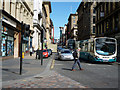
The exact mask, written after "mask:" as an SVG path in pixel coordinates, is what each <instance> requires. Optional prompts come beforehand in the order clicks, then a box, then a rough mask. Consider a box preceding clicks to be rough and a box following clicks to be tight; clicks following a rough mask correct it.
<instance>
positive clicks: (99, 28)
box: [99, 24, 101, 34]
mask: <svg viewBox="0 0 120 90" xmlns="http://www.w3.org/2000/svg"><path fill="white" fill-rule="evenodd" d="M99 34H101V24H100V25H99Z"/></svg>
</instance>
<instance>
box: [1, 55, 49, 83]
mask: <svg viewBox="0 0 120 90" xmlns="http://www.w3.org/2000/svg"><path fill="white" fill-rule="evenodd" d="M49 59H50V58H47V59H44V60H43V65H42V66H41V60H39V59H35V54H34V55H33V56H29V55H27V56H25V58H24V59H23V68H22V75H20V74H19V71H20V59H19V58H16V59H9V60H4V61H3V62H2V81H10V80H16V79H22V78H25V77H30V76H34V75H36V74H40V73H41V72H43V71H44V69H45V67H46V66H47V64H48V62H50V61H51V60H49Z"/></svg>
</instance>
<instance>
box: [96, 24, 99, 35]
mask: <svg viewBox="0 0 120 90" xmlns="http://www.w3.org/2000/svg"><path fill="white" fill-rule="evenodd" d="M98 28H99V27H98V25H97V27H96V35H98Z"/></svg>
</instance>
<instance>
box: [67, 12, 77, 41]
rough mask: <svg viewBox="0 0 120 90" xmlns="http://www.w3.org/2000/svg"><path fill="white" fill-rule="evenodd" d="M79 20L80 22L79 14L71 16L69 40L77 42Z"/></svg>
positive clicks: (69, 19) (69, 20)
mask: <svg viewBox="0 0 120 90" xmlns="http://www.w3.org/2000/svg"><path fill="white" fill-rule="evenodd" d="M77 20H78V14H77V13H76V14H70V16H69V18H68V22H69V27H68V32H69V35H68V37H69V39H74V40H76V38H77V34H76V33H77Z"/></svg>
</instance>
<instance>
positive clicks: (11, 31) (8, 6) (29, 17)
mask: <svg viewBox="0 0 120 90" xmlns="http://www.w3.org/2000/svg"><path fill="white" fill-rule="evenodd" d="M0 9H1V10H2V15H1V19H2V43H1V47H0V48H1V54H2V57H3V59H4V58H11V57H15V58H16V57H19V55H20V43H21V33H20V32H21V22H22V21H23V23H24V24H27V25H30V32H31V33H30V36H29V37H24V36H23V44H22V47H23V50H22V51H23V52H28V51H29V47H30V46H31V44H32V40H31V39H32V34H33V23H32V21H33V1H32V0H31V2H27V1H26V0H25V1H24V2H23V1H19V2H15V1H12V2H8V1H7V0H2V1H1V2H0Z"/></svg>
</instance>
